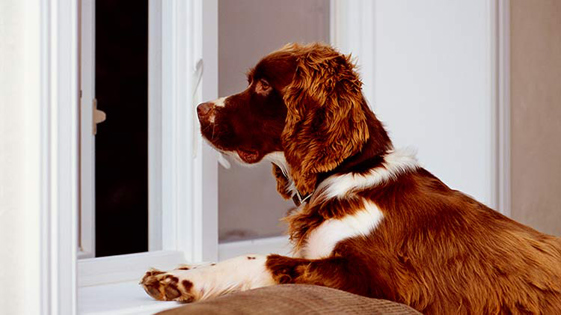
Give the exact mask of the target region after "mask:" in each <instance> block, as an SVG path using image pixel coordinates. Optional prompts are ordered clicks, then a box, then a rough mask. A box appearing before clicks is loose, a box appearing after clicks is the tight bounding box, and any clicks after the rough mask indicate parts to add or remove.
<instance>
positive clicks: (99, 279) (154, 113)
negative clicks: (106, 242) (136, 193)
mask: <svg viewBox="0 0 561 315" xmlns="http://www.w3.org/2000/svg"><path fill="white" fill-rule="evenodd" d="M217 17H218V11H217V0H210V1H208V0H206V1H202V0H190V1H184V0H168V1H159V0H150V1H149V91H148V93H149V106H148V108H149V224H150V225H149V250H150V251H149V252H146V253H139V254H133V255H119V256H113V257H105V258H91V259H81V260H79V262H78V270H79V277H80V281H79V284H80V286H83V285H100V284H103V283H105V282H106V281H110V282H119V281H128V280H131V277H139V272H141V271H143V270H147V268H150V267H160V268H164V267H166V266H168V267H167V268H169V266H171V265H174V264H178V263H184V262H187V261H189V262H197V261H210V260H216V259H217V253H218V249H217V246H218V233H217V231H218V229H217V226H218V222H217V217H218V216H217V213H218V212H217V211H218V210H217V203H216V200H217V192H218V182H217V180H216V178H217V161H216V154H215V153H214V152H213V151H211V150H210V148H208V147H207V146H206V145H204V144H203V141H202V138H201V136H200V134H199V132H198V125H197V120H196V119H195V118H196V117H195V116H194V115H195V113H196V111H195V106H196V104H197V103H198V102H199V101H200V100H201V99H202V97H205V98H216V97H217V86H218V75H217V69H218V59H217V45H218V37H217V36H218V33H217V30H218V24H217V23H218V21H217ZM203 34H204V36H203ZM203 57H204V58H203ZM201 59H204V60H203V61H202V62H200V60H201ZM203 67H204V72H203ZM201 76H202V78H201ZM199 79H201V80H199ZM215 226H216V227H215ZM131 263H133V264H134V268H131ZM108 275H109V276H108ZM140 275H141V274H140Z"/></svg>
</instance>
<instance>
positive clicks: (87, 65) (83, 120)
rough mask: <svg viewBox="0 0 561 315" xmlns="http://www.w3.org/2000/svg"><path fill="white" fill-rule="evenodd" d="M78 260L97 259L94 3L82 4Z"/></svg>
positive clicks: (91, 1)
mask: <svg viewBox="0 0 561 315" xmlns="http://www.w3.org/2000/svg"><path fill="white" fill-rule="evenodd" d="M79 23H80V25H79V29H80V90H81V93H80V108H79V112H80V157H79V160H80V210H79V211H80V212H79V213H80V215H79V220H80V223H79V227H78V229H79V244H78V246H79V254H78V257H79V258H87V257H95V136H94V135H93V110H94V108H93V102H94V98H95V0H82V1H81V2H80V22H79Z"/></svg>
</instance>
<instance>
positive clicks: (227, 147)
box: [197, 44, 385, 197]
mask: <svg viewBox="0 0 561 315" xmlns="http://www.w3.org/2000/svg"><path fill="white" fill-rule="evenodd" d="M354 68H355V67H354V65H353V63H352V62H351V60H350V57H349V56H345V55H342V54H340V53H338V52H337V51H335V50H334V49H333V48H331V47H329V46H326V45H321V44H310V45H306V46H302V45H297V44H290V45H287V46H285V47H283V48H282V49H280V50H278V51H276V52H273V53H271V54H270V55H268V56H266V57H264V58H263V59H262V60H261V61H259V63H258V64H257V65H256V66H255V67H254V68H253V69H251V70H250V71H249V73H248V74H247V79H248V87H247V89H246V90H245V91H243V92H241V93H239V94H235V95H232V96H228V97H225V98H221V99H218V100H215V101H213V102H207V103H203V104H200V105H199V106H198V107H197V113H198V115H199V121H200V123H201V132H202V134H203V136H204V137H205V138H206V139H207V140H208V141H209V142H210V143H211V144H212V145H213V146H214V147H215V148H216V149H218V150H220V151H221V152H224V153H226V154H228V155H231V156H234V157H235V158H237V159H238V160H241V162H243V163H247V164H253V163H256V162H259V161H260V160H261V159H263V157H265V156H267V155H269V154H272V153H274V154H279V153H284V157H285V159H286V162H287V164H288V166H289V170H283V171H288V172H290V174H289V175H290V177H292V179H293V180H294V184H295V186H296V188H297V189H298V191H299V192H300V193H301V194H308V193H311V192H313V191H314V189H315V186H316V183H317V178H318V174H320V173H324V172H329V171H332V170H333V169H335V168H336V167H337V166H338V165H339V164H341V163H342V162H343V161H344V160H345V159H347V158H349V157H351V156H353V155H355V154H357V153H359V152H360V151H361V150H362V148H363V146H364V144H365V143H366V142H367V141H368V139H369V137H370V133H371V128H369V126H368V120H369V119H370V118H371V117H374V116H373V114H372V112H370V111H369V110H368V106H367V105H366V102H365V101H364V98H363V96H362V92H361V85H362V83H361V82H360V79H359V77H358V75H357V73H356V72H355V69H354ZM374 119H375V118H374ZM384 149H385V148H384ZM274 171H275V172H274V173H275V175H276V176H277V179H278V180H280V183H282V180H283V178H282V172H281V171H280V170H279V169H278V168H276V167H274ZM278 189H279V192H280V193H281V194H282V195H283V196H285V197H289V196H290V195H291V194H290V192H288V190H286V187H283V185H279V186H278Z"/></svg>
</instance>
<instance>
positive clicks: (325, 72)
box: [142, 44, 561, 314]
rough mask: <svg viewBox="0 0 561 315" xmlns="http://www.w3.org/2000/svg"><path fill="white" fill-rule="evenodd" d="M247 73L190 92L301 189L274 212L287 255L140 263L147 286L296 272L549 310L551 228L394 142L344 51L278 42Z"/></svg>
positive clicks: (210, 289)
mask: <svg viewBox="0 0 561 315" xmlns="http://www.w3.org/2000/svg"><path fill="white" fill-rule="evenodd" d="M247 79H248V83H249V85H248V87H247V89H246V90H245V91H243V92H241V93H239V94H236V95H232V96H229V97H226V98H221V99H218V100H216V101H213V102H209V103H204V104H201V105H199V106H198V108H197V110H198V115H199V120H200V122H201V132H202V134H203V136H204V137H205V138H206V139H207V140H208V142H209V143H210V144H211V145H212V146H213V147H215V148H216V149H217V150H219V151H220V152H223V153H225V154H227V155H229V156H232V157H234V158H235V159H237V160H239V161H240V162H242V163H245V164H253V163H257V162H259V161H261V160H269V161H271V162H272V163H273V174H274V175H275V176H276V178H277V182H278V184H277V189H278V191H279V193H280V194H281V195H282V196H283V197H285V198H293V197H295V199H297V200H298V201H301V204H300V205H299V207H298V208H297V209H296V210H295V211H294V212H293V213H291V214H289V215H288V216H287V217H286V218H285V219H286V221H287V222H288V225H289V234H290V238H291V240H292V243H293V245H294V253H295V256H294V258H292V257H283V256H279V255H268V256H264V255H247V256H242V257H238V258H234V259H230V260H226V261H223V262H220V263H218V264H212V265H207V266H199V267H193V268H190V267H183V268H178V269H176V270H173V271H169V272H161V271H157V270H152V271H149V272H148V273H147V274H146V276H145V277H144V278H143V280H142V284H143V286H144V288H145V289H146V292H148V294H150V295H151V296H152V297H154V298H156V299H158V300H176V301H184V302H190V301H198V300H203V299H207V298H210V297H213V296H218V295H222V294H226V293H228V292H234V291H240V290H248V289H252V288H258V287H263V286H269V285H274V284H279V283H305V284H316V285H322V286H328V287H332V288H337V289H341V290H345V291H348V292H352V293H356V294H360V295H364V296H369V297H375V298H384V299H389V300H393V301H397V302H401V303H405V304H407V305H410V306H412V307H413V308H415V309H417V310H419V311H421V312H424V313H433V314H449V313H453V314H465V313H469V314H497V313H504V314H518V313H520V314H526V313H532V314H538V313H542V314H561V240H559V239H556V238H555V237H552V236H548V235H545V234H542V233H539V232H537V231H535V230H533V229H531V228H529V227H526V226H524V225H522V224H519V223H517V222H515V221H513V220H511V219H509V218H507V217H505V216H503V215H501V214H499V213H497V212H495V211H493V210H491V209H489V208H488V207H486V206H485V205H483V204H481V203H479V202H477V201H476V200H474V199H472V198H470V197H469V196H467V195H465V194H463V193H461V192H459V191H456V190H452V189H450V188H449V187H447V186H446V185H445V184H443V183H442V182H441V181H440V180H438V178H436V177H435V176H433V175H432V174H431V173H429V172H428V171H427V170H425V169H423V168H422V167H420V166H419V165H418V163H417V161H416V159H415V157H414V156H413V155H411V154H410V153H408V152H405V151H400V150H395V149H394V147H393V146H392V143H391V141H390V139H389V137H388V135H387V133H386V131H385V130H384V128H383V126H382V124H381V123H380V121H378V119H376V116H375V115H374V113H372V111H371V110H370V109H369V107H368V105H367V103H366V101H365V99H364V97H363V95H362V92H361V82H360V80H359V78H358V76H357V74H356V72H355V70H354V66H353V64H352V62H351V61H350V59H349V57H348V56H345V55H342V54H340V53H338V52H337V51H335V50H334V49H332V48H330V47H328V46H325V45H321V44H311V45H306V46H301V45H296V44H292V45H287V46H285V47H283V48H282V49H280V50H278V51H275V52H273V53H271V54H270V55H268V56H266V57H265V58H263V59H262V60H261V61H260V62H259V63H258V64H257V65H256V66H255V68H253V69H251V70H250V71H249V73H248V75H247Z"/></svg>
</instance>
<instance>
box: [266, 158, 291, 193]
mask: <svg viewBox="0 0 561 315" xmlns="http://www.w3.org/2000/svg"><path fill="white" fill-rule="evenodd" d="M271 164H273V176H275V179H276V180H277V191H278V192H279V194H280V195H281V196H282V197H283V198H284V199H290V198H292V193H291V192H290V190H289V186H290V182H289V181H288V179H287V178H286V176H284V174H283V172H282V170H281V168H280V167H278V166H277V165H276V164H274V163H271Z"/></svg>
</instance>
